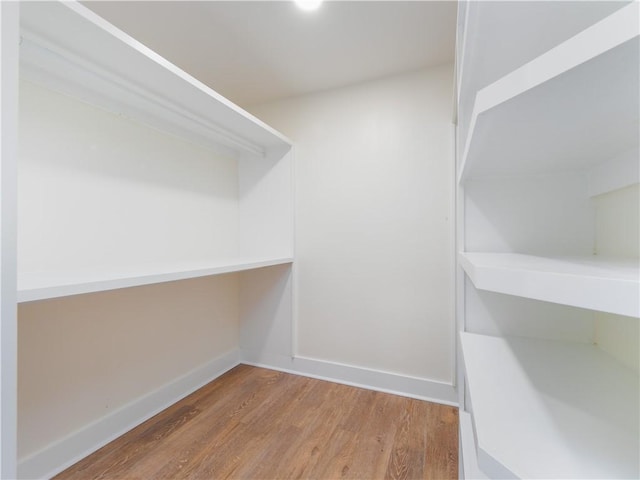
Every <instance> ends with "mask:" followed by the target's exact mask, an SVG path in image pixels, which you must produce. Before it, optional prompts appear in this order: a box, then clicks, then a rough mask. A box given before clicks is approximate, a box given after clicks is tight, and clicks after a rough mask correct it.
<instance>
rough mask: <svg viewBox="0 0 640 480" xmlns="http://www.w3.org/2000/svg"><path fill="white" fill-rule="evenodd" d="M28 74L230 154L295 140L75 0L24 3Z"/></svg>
mask: <svg viewBox="0 0 640 480" xmlns="http://www.w3.org/2000/svg"><path fill="white" fill-rule="evenodd" d="M20 27H21V45H20V69H21V75H23V76H24V77H25V78H27V79H29V80H31V81H33V82H36V83H41V84H44V85H46V86H47V87H49V88H51V89H53V90H57V91H60V92H62V93H65V94H68V95H71V96H74V97H76V98H79V99H81V100H83V101H86V102H88V103H91V104H93V105H97V106H99V107H101V108H105V109H107V110H109V111H112V112H115V113H118V114H120V115H124V116H127V117H131V118H134V119H136V120H138V121H140V122H142V123H144V124H147V125H150V126H152V127H154V128H157V129H159V130H162V131H164V132H167V133H170V134H173V135H177V136H180V137H183V138H186V139H189V140H191V141H194V142H196V143H199V144H202V145H205V146H208V147H210V148H213V149H215V150H217V151H220V152H222V153H225V154H229V155H236V154H238V153H249V154H250V155H252V156H257V157H264V156H265V155H268V154H269V153H270V152H271V151H276V152H281V151H285V150H287V149H289V148H290V146H291V142H290V141H289V140H288V139H287V138H286V137H284V136H283V135H282V134H280V133H278V132H277V131H275V130H274V129H272V128H271V127H269V126H268V125H266V124H264V123H263V122H261V121H260V120H258V119H257V118H255V117H253V116H252V115H250V114H249V113H247V112H245V111H244V110H242V109H241V108H239V107H238V106H236V105H234V104H233V103H231V102H230V101H229V100H227V99H225V98H224V97H222V96H221V95H219V94H218V93H216V92H215V91H213V90H212V89H211V88H209V87H207V86H206V85H204V84H203V83H201V82H199V81H198V80H196V79H195V78H193V77H192V76H190V75H189V74H187V73H186V72H184V71H182V70H181V69H179V68H178V67H176V66H175V65H173V64H171V63H170V62H168V61H167V60H165V59H164V58H162V57H160V56H159V55H158V54H156V53H155V52H153V51H151V50H150V49H148V48H147V47H145V46H144V45H142V44H141V43H140V42H138V41H136V40H135V39H133V38H132V37H130V36H129V35H127V34H125V33H124V32H122V31H121V30H119V29H117V28H116V27H114V26H113V25H111V24H110V23H108V22H107V21H105V20H104V19H102V18H101V17H99V16H98V15H96V14H95V13H93V12H92V11H91V10H89V9H87V8H86V7H84V6H83V5H80V4H79V3H76V2H23V3H22V4H21V5H20Z"/></svg>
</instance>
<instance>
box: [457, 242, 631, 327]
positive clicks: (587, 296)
mask: <svg viewBox="0 0 640 480" xmlns="http://www.w3.org/2000/svg"><path fill="white" fill-rule="evenodd" d="M459 261H460V265H461V266H462V268H463V269H464V271H465V272H466V273H467V275H468V276H469V278H470V279H471V281H472V282H473V284H474V286H475V287H476V288H477V289H479V290H487V291H490V292H497V293H504V294H508V295H515V296H519V297H525V298H531V299H535V300H542V301H546V302H552V303H560V304H563V305H571V306H574V307H580V308H587V309H591V310H598V311H603V312H609V313H616V314H619V315H627V316H630V317H640V266H639V265H640V264H639V260H638V259H628V260H623V259H610V258H606V257H598V256H590V257H541V256H534V255H523V254H517V253H472V252H461V253H460V254H459Z"/></svg>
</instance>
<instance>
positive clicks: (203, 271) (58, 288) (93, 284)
mask: <svg viewBox="0 0 640 480" xmlns="http://www.w3.org/2000/svg"><path fill="white" fill-rule="evenodd" d="M290 263H293V257H282V258H275V259H268V260H255V261H250V262H240V263H230V264H226V265H216V266H211V267H201V268H194V269H189V270H174V271H165V272H160V273H158V272H157V271H154V272H153V273H147V274H145V273H139V274H131V275H122V276H119V277H118V276H116V277H115V278H107V279H104V280H100V279H91V280H87V281H77V282H68V283H67V282H63V283H58V284H51V285H48V286H39V287H33V288H19V289H18V303H25V302H33V301H37V300H46V299H52V298H59V297H68V296H72V295H80V294H84V293H97V292H104V291H108V290H117V289H121V288H131V287H139V286H143V285H152V284H156V283H165V282H172V281H176V280H187V279H190V278H199V277H207V276H213V275H224V274H227V273H237V272H243V271H247V270H255V269H258V268H264V267H272V266H276V265H286V264H290Z"/></svg>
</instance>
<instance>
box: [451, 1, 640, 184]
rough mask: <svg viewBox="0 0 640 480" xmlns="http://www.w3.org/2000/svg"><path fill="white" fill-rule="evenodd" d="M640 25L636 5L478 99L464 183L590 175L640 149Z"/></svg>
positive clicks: (463, 171)
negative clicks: (616, 156)
mask: <svg viewBox="0 0 640 480" xmlns="http://www.w3.org/2000/svg"><path fill="white" fill-rule="evenodd" d="M637 18H638V3H637V2H633V3H632V4H631V5H628V6H626V7H624V8H622V9H620V10H619V11H617V12H615V13H614V14H612V15H610V16H609V17H607V18H605V19H604V20H602V21H600V22H598V23H597V24H595V25H593V26H591V27H589V28H587V29H586V30H584V31H583V32H581V33H579V34H578V35H576V36H574V37H572V38H571V39H569V40H567V41H566V42H564V43H562V44H560V45H558V46H557V47H555V48H553V49H552V50H550V51H549V52H547V53H545V54H543V55H541V56H540V57H538V58H536V59H534V60H532V61H531V62H529V63H527V64H525V65H523V66H522V67H520V68H518V69H516V70H515V71H513V72H511V73H509V74H507V75H505V76H504V77H502V78H501V79H499V80H497V81H496V82H494V83H493V84H491V85H489V86H488V87H486V88H484V89H482V90H481V91H479V92H478V94H477V96H476V99H475V103H474V109H473V113H472V115H471V121H470V131H469V134H468V136H467V139H466V145H465V150H464V153H463V159H462V168H461V170H460V176H459V181H464V180H466V179H468V178H472V177H474V176H482V175H487V174H496V173H499V174H504V173H514V172H516V173H539V172H546V171H562V170H571V169H577V168H588V167H590V166H591V165H593V164H595V163H597V162H600V161H602V159H603V158H608V157H611V154H612V153H613V152H622V151H625V150H629V149H631V148H634V147H637V145H638V136H637V122H638V109H637V105H638V101H639V93H638V88H637V84H638V58H640V50H639V42H638V36H639V35H640V33H639V30H640V27H639V24H638V21H637ZM496 132H500V134H499V135H498V134H496ZM612 150H613V152H612Z"/></svg>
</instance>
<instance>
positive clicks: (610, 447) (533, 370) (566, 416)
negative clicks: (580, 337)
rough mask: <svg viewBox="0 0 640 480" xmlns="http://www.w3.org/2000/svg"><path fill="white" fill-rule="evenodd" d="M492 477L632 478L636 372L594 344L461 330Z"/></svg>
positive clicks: (485, 464)
mask: <svg viewBox="0 0 640 480" xmlns="http://www.w3.org/2000/svg"><path fill="white" fill-rule="evenodd" d="M460 337H461V344H462V353H463V357H464V364H465V368H466V375H467V381H468V385H469V396H470V398H471V406H472V409H473V421H474V424H475V432H476V438H477V448H478V463H479V466H480V468H481V469H482V471H483V472H484V473H486V474H487V475H488V476H489V477H490V478H580V479H585V478H638V474H639V473H640V471H639V470H638V461H639V453H638V452H639V450H638V447H639V445H638V401H639V397H638V376H637V374H636V373H635V372H634V371H633V370H632V369H630V368H628V367H625V366H623V365H622V364H620V363H618V362H617V361H616V360H614V359H613V358H612V357H611V356H609V355H607V354H606V353H604V352H602V351H601V350H600V349H598V348H597V347H596V346H594V345H587V344H580V343H571V342H559V341H548V340H536V339H531V338H503V337H490V336H484V335H475V334H471V333H461V334H460Z"/></svg>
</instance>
